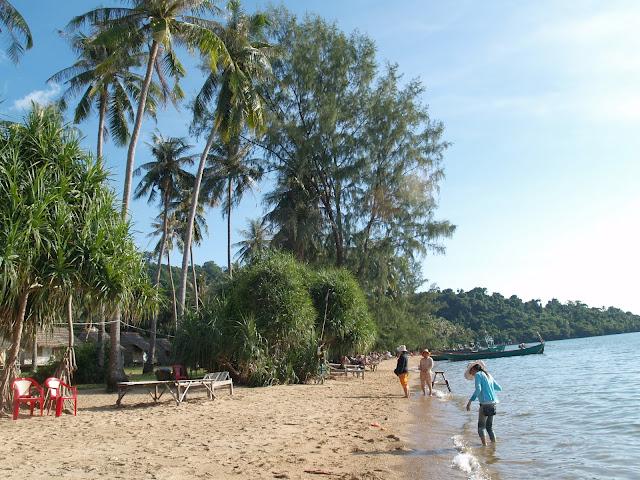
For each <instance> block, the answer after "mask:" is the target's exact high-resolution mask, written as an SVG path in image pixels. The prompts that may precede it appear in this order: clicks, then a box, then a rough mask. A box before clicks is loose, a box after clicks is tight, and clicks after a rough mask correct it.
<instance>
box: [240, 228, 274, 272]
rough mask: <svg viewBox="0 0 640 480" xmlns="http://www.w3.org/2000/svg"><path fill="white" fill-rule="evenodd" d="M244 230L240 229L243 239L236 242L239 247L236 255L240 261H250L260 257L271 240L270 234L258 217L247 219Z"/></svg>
mask: <svg viewBox="0 0 640 480" xmlns="http://www.w3.org/2000/svg"><path fill="white" fill-rule="evenodd" d="M247 227H248V228H247V229H246V230H241V231H240V235H242V237H243V240H241V241H240V242H238V243H236V244H235V246H236V247H239V248H240V250H238V253H237V255H236V256H237V257H238V260H240V262H242V263H250V262H252V261H253V260H255V259H256V258H258V257H260V255H262V254H263V253H264V252H265V251H266V250H267V249H268V248H269V245H270V242H271V235H270V233H269V230H268V228H267V227H266V226H265V223H264V221H262V220H259V219H254V220H249V223H248V224H247Z"/></svg>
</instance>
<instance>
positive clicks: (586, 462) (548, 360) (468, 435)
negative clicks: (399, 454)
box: [416, 333, 640, 480]
mask: <svg viewBox="0 0 640 480" xmlns="http://www.w3.org/2000/svg"><path fill="white" fill-rule="evenodd" d="M485 362H486V364H487V367H488V370H489V371H490V372H491V373H492V375H493V376H494V377H495V378H496V380H497V381H498V383H500V385H501V386H502V388H503V391H502V392H500V393H499V394H498V396H499V399H500V404H499V405H498V414H497V416H496V418H495V419H494V431H495V433H496V436H497V437H498V442H497V444H496V445H495V446H493V447H491V446H490V447H482V446H481V444H480V440H479V438H478V435H477V427H476V423H477V415H478V414H477V408H478V407H477V402H476V403H475V404H474V405H473V407H472V409H471V412H466V411H465V409H464V407H465V404H466V401H467V399H468V397H469V396H470V395H471V393H472V392H473V383H472V382H470V381H466V380H465V379H464V378H463V372H464V368H465V366H466V362H438V363H437V364H436V367H435V368H434V370H444V371H445V372H446V376H447V379H448V380H449V382H450V383H451V386H452V389H453V394H452V395H441V396H440V398H431V399H429V398H427V399H424V401H426V402H439V403H441V407H442V408H439V409H438V411H441V413H440V415H441V416H444V417H446V418H444V419H443V420H442V422H441V423H442V424H443V425H444V426H442V425H441V427H442V428H441V430H442V431H441V432H440V433H441V441H443V442H448V445H442V447H443V448H447V447H450V448H452V450H451V451H450V452H448V454H449V455H450V459H449V467H450V468H451V472H452V475H453V472H456V473H462V474H463V478H464V477H466V478H468V479H473V480H475V479H493V480H497V479H501V478H505V479H506V478H554V479H566V480H574V479H575V480H577V479H639V478H640V333H630V334H624V335H610V336H605V337H592V338H584V339H575V340H561V341H554V342H547V344H546V346H545V353H544V354H543V355H529V356H524V357H512V358H497V359H493V360H485ZM440 388H443V387H440ZM422 421H424V416H423V418H422ZM447 429H449V432H448V433H450V434H448V435H445V430H447ZM416 435H417V436H416V443H417V444H420V443H421V442H423V441H424V440H425V438H426V436H428V435H429V428H428V427H427V425H424V426H421V427H420V428H417V429H416ZM425 471H428V470H425ZM422 478H424V477H422Z"/></svg>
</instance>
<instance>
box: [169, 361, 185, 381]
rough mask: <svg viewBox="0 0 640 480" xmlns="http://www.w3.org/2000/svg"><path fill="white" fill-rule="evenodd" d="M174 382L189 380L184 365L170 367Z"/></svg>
mask: <svg viewBox="0 0 640 480" xmlns="http://www.w3.org/2000/svg"><path fill="white" fill-rule="evenodd" d="M171 371H172V372H173V379H174V380H189V374H188V373H187V369H186V368H184V365H171Z"/></svg>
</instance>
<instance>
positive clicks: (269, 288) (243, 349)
mask: <svg viewBox="0 0 640 480" xmlns="http://www.w3.org/2000/svg"><path fill="white" fill-rule="evenodd" d="M315 319H316V312H315V310H314V308H313V304H312V302H311V298H310V296H309V291H308V288H307V271H306V268H305V266H304V265H302V264H300V263H298V262H296V260H295V259H294V258H293V257H292V256H290V255H285V254H282V253H271V254H269V255H267V256H265V257H264V258H262V259H260V260H258V261H257V262H255V263H253V264H252V265H250V266H248V267H246V268H245V269H243V270H241V271H240V272H239V273H238V274H237V276H236V278H235V279H234V281H233V282H232V283H231V285H230V287H229V294H228V301H227V308H226V321H225V322H224V324H222V326H223V327H224V328H223V331H224V336H225V338H227V339H233V340H232V341H231V342H230V343H229V347H231V348H233V349H234V350H233V351H229V350H228V349H225V350H226V354H227V358H228V359H229V361H231V362H233V363H235V364H237V365H238V373H239V374H240V375H241V377H243V379H245V380H246V381H247V382H248V383H250V384H254V385H259V384H263V385H264V384H271V383H275V382H299V381H303V380H305V379H306V377H307V376H308V375H309V374H310V373H311V371H310V368H311V367H310V365H311V362H310V360H309V359H307V358H306V355H305V354H303V353H302V352H309V351H310V350H312V349H315V346H316V332H315V328H314V325H315ZM312 358H313V357H312Z"/></svg>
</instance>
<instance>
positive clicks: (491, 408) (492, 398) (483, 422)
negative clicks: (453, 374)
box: [464, 360, 502, 445]
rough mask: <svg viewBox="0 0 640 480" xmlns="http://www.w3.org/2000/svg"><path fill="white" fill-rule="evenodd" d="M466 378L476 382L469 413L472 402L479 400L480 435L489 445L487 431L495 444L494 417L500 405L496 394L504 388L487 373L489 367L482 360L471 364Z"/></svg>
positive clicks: (483, 441)
mask: <svg viewBox="0 0 640 480" xmlns="http://www.w3.org/2000/svg"><path fill="white" fill-rule="evenodd" d="M464 378H466V379H467V380H472V379H473V380H475V385H476V388H475V391H474V392H473V395H471V398H470V399H469V401H468V402H467V411H469V410H470V409H471V402H473V401H474V400H475V399H478V401H479V402H480V410H479V411H478V435H480V440H481V441H482V445H486V444H487V440H486V439H485V437H484V431H485V429H486V430H487V433H488V434H489V439H490V440H491V441H492V442H495V441H496V436H495V435H494V433H493V417H494V416H495V414H496V404H497V403H498V397H497V396H496V392H499V391H501V390H502V387H501V386H500V385H498V382H496V381H495V380H494V379H493V377H492V376H491V375H490V374H489V372H487V367H486V365H485V364H484V362H483V361H482V360H477V361H475V362H471V363H469V365H467V369H466V371H465V372H464Z"/></svg>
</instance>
